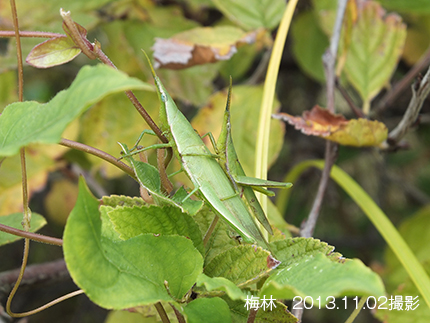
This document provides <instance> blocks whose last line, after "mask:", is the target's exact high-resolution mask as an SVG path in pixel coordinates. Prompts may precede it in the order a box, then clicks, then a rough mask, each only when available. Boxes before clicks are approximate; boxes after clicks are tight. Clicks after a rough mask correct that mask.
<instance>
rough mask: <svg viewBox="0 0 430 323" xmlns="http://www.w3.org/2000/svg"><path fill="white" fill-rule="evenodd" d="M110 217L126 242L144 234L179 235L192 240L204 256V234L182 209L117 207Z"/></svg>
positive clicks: (152, 206) (167, 207)
mask: <svg viewBox="0 0 430 323" xmlns="http://www.w3.org/2000/svg"><path fill="white" fill-rule="evenodd" d="M108 215H109V218H110V219H111V221H112V222H113V224H114V228H115V231H117V232H119V234H120V237H121V238H122V239H124V240H127V239H130V238H133V237H135V236H138V235H139V234H142V233H155V234H162V235H175V234H178V235H180V236H183V237H186V238H189V239H191V241H193V243H194V246H195V247H196V249H197V250H199V251H200V253H201V254H204V246H203V241H202V234H201V232H200V230H199V227H198V226H197V223H196V222H195V221H194V220H193V218H192V217H191V216H190V215H188V214H187V213H183V212H182V210H181V209H180V208H177V207H174V206H165V207H160V206H157V205H151V206H149V207H145V206H144V207H117V208H115V209H113V210H111V211H110V212H108Z"/></svg>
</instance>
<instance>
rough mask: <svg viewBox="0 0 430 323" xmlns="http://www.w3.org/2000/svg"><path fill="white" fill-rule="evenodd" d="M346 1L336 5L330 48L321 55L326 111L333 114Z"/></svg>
mask: <svg viewBox="0 0 430 323" xmlns="http://www.w3.org/2000/svg"><path fill="white" fill-rule="evenodd" d="M347 2H348V0H339V1H338V5H337V13H336V21H335V25H334V28H333V34H332V36H331V39H330V47H329V48H328V49H327V50H326V52H325V53H324V55H323V58H322V59H323V65H324V72H325V77H326V81H327V110H329V111H330V112H334V86H335V81H336V78H335V65H336V56H337V49H338V46H339V39H340V32H341V30H342V22H343V16H344V15H345V8H346V3H347Z"/></svg>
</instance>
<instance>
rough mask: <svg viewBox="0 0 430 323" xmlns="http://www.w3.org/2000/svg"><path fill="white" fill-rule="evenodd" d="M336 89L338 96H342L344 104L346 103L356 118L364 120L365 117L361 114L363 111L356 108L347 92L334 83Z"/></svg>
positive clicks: (337, 83)
mask: <svg viewBox="0 0 430 323" xmlns="http://www.w3.org/2000/svg"><path fill="white" fill-rule="evenodd" d="M336 88H337V89H338V90H339V92H340V94H342V96H343V98H344V99H345V101H346V103H348V106H349V108H350V109H351V111H352V112H353V113H354V114H355V115H356V116H357V117H358V118H366V115H365V114H364V113H363V111H362V110H361V109H360V108H359V107H357V106H356V105H355V103H354V101H353V100H352V99H351V97H350V96H349V94H348V92H347V91H346V90H345V88H344V87H343V86H342V85H340V83H339V82H338V81H336Z"/></svg>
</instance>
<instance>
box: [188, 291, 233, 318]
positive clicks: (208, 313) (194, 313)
mask: <svg viewBox="0 0 430 323" xmlns="http://www.w3.org/2000/svg"><path fill="white" fill-rule="evenodd" d="M185 314H186V315H187V317H188V320H187V322H188V323H200V322H205V323H206V322H207V323H228V322H232V320H231V315H230V309H229V308H228V305H227V303H226V302H225V301H223V300H222V299H221V298H219V297H214V298H197V299H195V300H194V301H192V302H190V303H188V305H187V306H186V307H185Z"/></svg>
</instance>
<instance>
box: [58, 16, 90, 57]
mask: <svg viewBox="0 0 430 323" xmlns="http://www.w3.org/2000/svg"><path fill="white" fill-rule="evenodd" d="M60 14H61V17H62V18H63V22H64V24H65V25H66V26H67V28H68V29H69V31H70V36H71V37H72V38H73V41H74V42H75V44H76V45H78V46H79V48H80V49H81V50H82V53H84V54H85V55H86V56H88V58H89V59H96V58H97V56H96V55H95V54H94V52H93V48H92V46H90V44H91V43H90V42H89V41H88V40H87V39H83V37H82V35H81V33H80V32H79V30H78V27H76V24H75V22H74V21H73V19H72V17H71V16H70V11H64V10H63V9H62V8H61V9H60Z"/></svg>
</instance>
